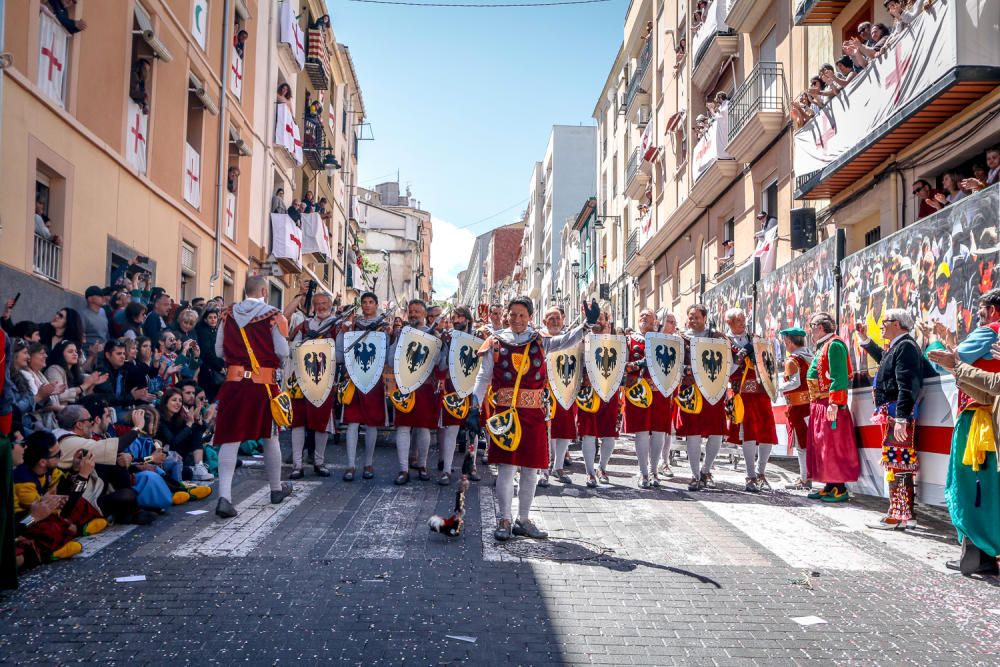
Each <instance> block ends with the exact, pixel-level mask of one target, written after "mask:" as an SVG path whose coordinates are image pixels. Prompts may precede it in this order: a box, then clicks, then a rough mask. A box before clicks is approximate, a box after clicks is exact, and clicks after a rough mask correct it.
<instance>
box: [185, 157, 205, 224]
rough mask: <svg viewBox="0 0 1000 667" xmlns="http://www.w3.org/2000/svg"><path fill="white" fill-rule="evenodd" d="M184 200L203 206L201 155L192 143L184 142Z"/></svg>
mask: <svg viewBox="0 0 1000 667" xmlns="http://www.w3.org/2000/svg"><path fill="white" fill-rule="evenodd" d="M184 201H186V202H187V203H189V204H191V206H194V207H195V208H201V155H199V154H198V151H196V150H195V149H194V148H193V147H192V146H191V144H188V143H185V144H184Z"/></svg>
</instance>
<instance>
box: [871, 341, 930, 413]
mask: <svg viewBox="0 0 1000 667" xmlns="http://www.w3.org/2000/svg"><path fill="white" fill-rule="evenodd" d="M862 347H864V350H865V352H867V353H868V354H870V355H871V357H872V359H874V360H875V361H877V362H878V373H877V374H876V375H875V405H876V406H881V405H886V404H887V403H893V402H895V403H896V416H897V417H899V418H901V419H913V407H914V404H915V403H916V398H917V394H918V393H919V392H920V387H921V385H922V384H923V372H922V369H923V355H922V354H921V352H920V347H919V346H918V345H917V342H916V341H915V340H913V337H912V336H910V334H903V335H902V336H900V337H899V339H898V340H897V341H896V342H895V343H892V344H890V345H889V349H888V350H883V349H882V348H881V347H880V346H879V345H878V343H876V342H875V341H872V340H869V341H868V342H867V343H865V344H864V345H863V346H862Z"/></svg>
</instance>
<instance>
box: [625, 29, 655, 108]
mask: <svg viewBox="0 0 1000 667" xmlns="http://www.w3.org/2000/svg"><path fill="white" fill-rule="evenodd" d="M652 60H653V40H652V39H647V40H646V41H645V42H644V43H643V45H642V49H641V50H640V51H639V57H638V58H636V62H635V72H633V73H632V78H631V79H630V80H629V83H628V91H627V92H626V93H625V116H626V118H628V119H629V120H630V121H632V122H633V123H638V122H639V117H640V115H641V114H642V113H645V114H646V115H647V117H648V114H649V100H650V95H649V91H650V89H651V88H652V78H653V75H652V74H651V68H650V63H651V62H652ZM643 107H645V112H643V111H642V109H643Z"/></svg>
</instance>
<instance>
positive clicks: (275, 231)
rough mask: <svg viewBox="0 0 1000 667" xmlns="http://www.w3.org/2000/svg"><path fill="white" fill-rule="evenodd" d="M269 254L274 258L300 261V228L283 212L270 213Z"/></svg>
mask: <svg viewBox="0 0 1000 667" xmlns="http://www.w3.org/2000/svg"><path fill="white" fill-rule="evenodd" d="M271 254H272V255H274V257H275V259H284V260H289V261H291V262H294V263H295V264H301V263H302V230H301V229H299V228H298V227H297V226H296V224H295V222H293V221H292V219H291V218H290V217H289V216H288V215H287V214H285V213H272V214H271Z"/></svg>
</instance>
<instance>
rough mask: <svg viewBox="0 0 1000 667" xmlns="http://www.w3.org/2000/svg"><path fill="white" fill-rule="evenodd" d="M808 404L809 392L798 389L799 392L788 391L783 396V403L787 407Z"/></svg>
mask: <svg viewBox="0 0 1000 667" xmlns="http://www.w3.org/2000/svg"><path fill="white" fill-rule="evenodd" d="M808 402H809V390H808V389H800V390H799V391H790V392H788V393H787V394H785V403H787V404H788V405H790V406H791V405H805V404H806V403H808Z"/></svg>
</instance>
